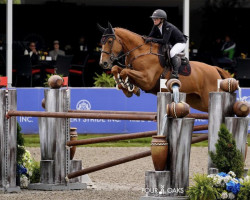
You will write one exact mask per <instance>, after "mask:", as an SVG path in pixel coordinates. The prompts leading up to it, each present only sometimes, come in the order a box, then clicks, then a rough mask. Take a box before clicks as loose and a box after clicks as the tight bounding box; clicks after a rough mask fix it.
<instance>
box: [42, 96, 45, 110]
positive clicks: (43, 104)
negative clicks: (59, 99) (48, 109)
mask: <svg viewBox="0 0 250 200" xmlns="http://www.w3.org/2000/svg"><path fill="white" fill-rule="evenodd" d="M42 107H43V108H44V109H45V99H44V98H43V100H42Z"/></svg>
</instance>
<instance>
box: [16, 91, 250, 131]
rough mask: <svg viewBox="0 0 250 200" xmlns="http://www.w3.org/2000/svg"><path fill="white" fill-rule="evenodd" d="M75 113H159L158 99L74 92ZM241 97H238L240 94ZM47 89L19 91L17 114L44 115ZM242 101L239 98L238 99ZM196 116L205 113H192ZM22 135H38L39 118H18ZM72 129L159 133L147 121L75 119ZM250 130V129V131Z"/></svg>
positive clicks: (248, 97)
mask: <svg viewBox="0 0 250 200" xmlns="http://www.w3.org/2000/svg"><path fill="white" fill-rule="evenodd" d="M70 89H71V100H70V101H71V109H72V110H113V111H145V112H156V111H157V97H156V96H155V95H152V94H148V93H145V92H141V96H140V97H137V96H133V97H131V98H127V97H126V96H125V95H124V94H123V92H122V91H120V90H116V89H115V88H70ZM241 93H242V99H241V100H245V101H248V102H249V103H250V89H248V88H243V89H242V91H241ZM237 95H238V94H237ZM43 98H44V88H17V110H26V111H44V109H43V108H42V106H41V102H42V99H43ZM237 100H239V97H238V98H237ZM191 112H192V113H202V112H200V111H197V110H194V109H191ZM18 122H19V123H20V125H21V127H22V133H25V134H28V133H38V132H39V131H38V119H37V118H36V117H18ZM70 123H71V127H76V128H77V132H78V133H84V134H104V133H112V134H114V133H135V132H143V131H151V130H156V129H157V123H156V122H152V121H144V120H109V119H73V118H72V119H71V120H70ZM207 123H208V121H207V120H201V119H197V120H195V125H202V124H207ZM249 129H250V127H249ZM200 132H202V133H206V132H207V131H200Z"/></svg>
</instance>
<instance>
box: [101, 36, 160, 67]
mask: <svg viewBox="0 0 250 200" xmlns="http://www.w3.org/2000/svg"><path fill="white" fill-rule="evenodd" d="M109 38H112V39H113V40H112V43H111V48H110V52H107V51H103V50H101V53H106V54H108V55H110V58H109V59H110V60H111V62H112V64H113V62H114V61H118V64H119V65H121V66H123V67H126V68H132V67H131V66H132V62H133V61H134V60H136V59H137V58H139V57H141V56H145V55H156V56H164V55H162V54H158V53H153V52H152V42H150V50H149V52H147V53H143V54H140V55H138V56H135V57H134V58H132V59H131V60H130V62H129V64H128V65H126V64H125V65H123V64H122V63H120V62H119V60H120V59H121V58H122V57H124V56H125V57H126V58H127V56H129V54H130V53H131V52H133V51H134V50H136V49H139V48H140V47H142V46H143V45H145V44H146V43H143V44H141V45H139V46H137V47H135V48H133V49H131V50H129V51H128V52H126V53H124V54H122V55H121V56H115V55H114V53H113V52H112V49H113V45H114V40H115V39H116V36H115V34H106V35H103V36H102V39H101V43H102V44H105V43H106V42H107V40H108V39H109ZM119 43H120V44H121V46H123V45H122V43H121V42H120V41H119ZM120 53H121V52H120ZM120 53H119V54H120ZM119 54H118V55H119ZM126 58H125V59H126Z"/></svg>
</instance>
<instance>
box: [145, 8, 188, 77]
mask: <svg viewBox="0 0 250 200" xmlns="http://www.w3.org/2000/svg"><path fill="white" fill-rule="evenodd" d="M151 18H152V19H153V22H154V26H153V28H152V30H151V32H150V34H149V36H148V38H147V39H146V40H145V42H146V43H147V42H156V43H160V44H163V45H168V44H170V45H172V49H171V50H170V58H171V63H172V66H173V71H172V75H171V77H170V78H177V79H178V78H179V76H178V69H179V67H180V65H181V62H180V58H179V56H178V55H177V54H179V53H180V52H182V51H183V50H184V49H185V47H186V42H187V36H185V35H184V34H183V33H182V32H181V31H180V30H179V29H178V28H177V27H176V26H174V25H173V24H171V23H169V22H167V14H166V12H165V11H164V10H161V9H158V10H155V11H154V12H153V15H152V16H151Z"/></svg>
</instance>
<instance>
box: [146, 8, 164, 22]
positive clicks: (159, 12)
mask: <svg viewBox="0 0 250 200" xmlns="http://www.w3.org/2000/svg"><path fill="white" fill-rule="evenodd" d="M150 17H151V18H153V19H154V18H161V19H165V20H167V13H166V12H165V11H164V10H161V9H157V10H155V11H154V12H153V14H152V16H150Z"/></svg>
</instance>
